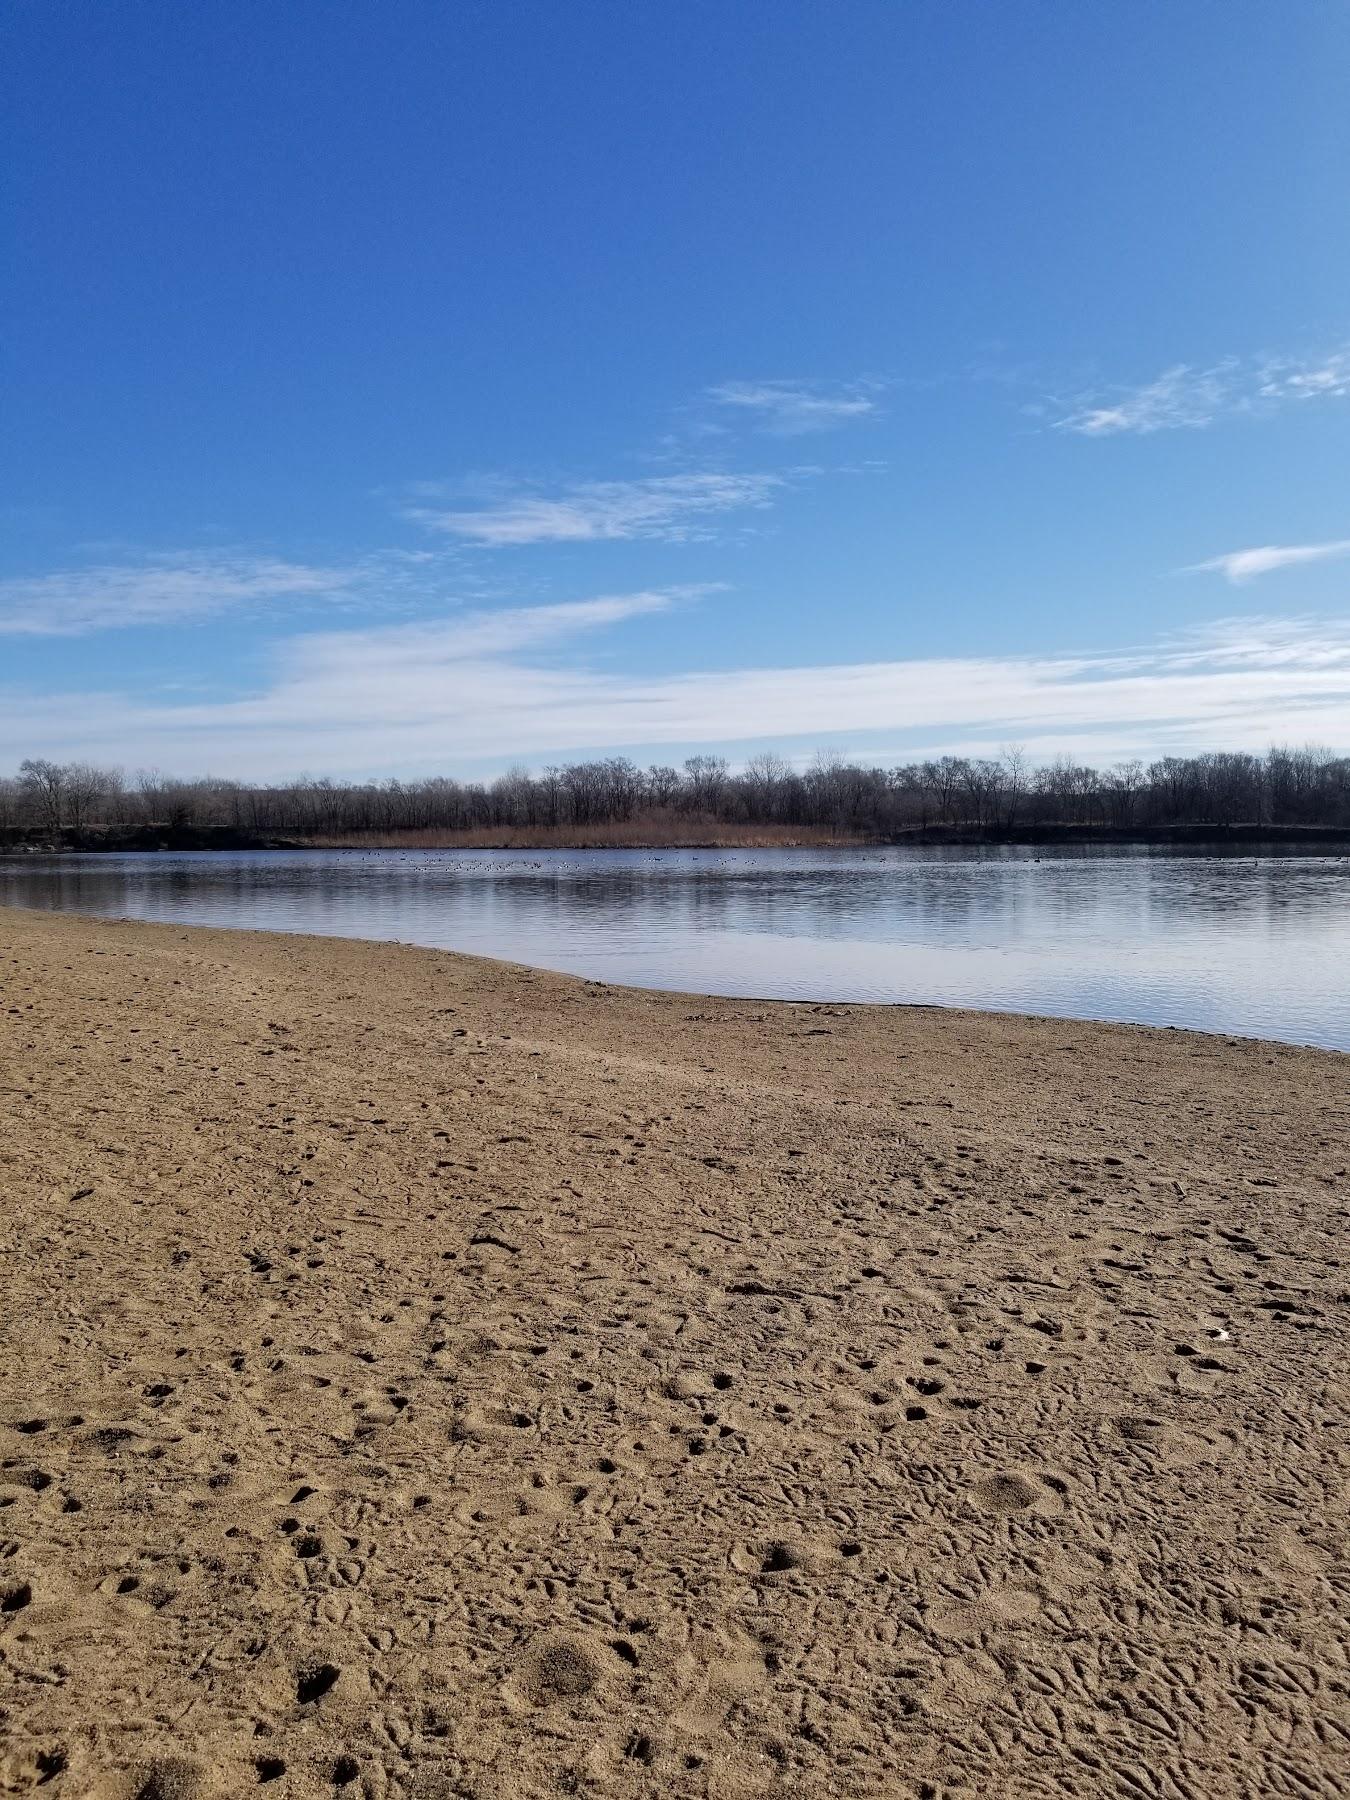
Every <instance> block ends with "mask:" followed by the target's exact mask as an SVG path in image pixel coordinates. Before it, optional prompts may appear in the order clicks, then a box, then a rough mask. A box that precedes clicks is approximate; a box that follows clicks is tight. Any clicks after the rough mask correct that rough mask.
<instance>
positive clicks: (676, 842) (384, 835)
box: [0, 824, 1350, 856]
mask: <svg viewBox="0 0 1350 1800" xmlns="http://www.w3.org/2000/svg"><path fill="white" fill-rule="evenodd" d="M1098 844H1100V845H1106V846H1110V845H1114V844H1118V845H1128V844H1141V845H1151V846H1155V847H1158V848H1179V849H1196V850H1205V849H1222V848H1234V847H1237V848H1240V849H1241V850H1243V851H1244V852H1247V853H1249V852H1250V850H1251V849H1252V847H1253V846H1264V847H1267V848H1270V849H1274V848H1277V847H1278V848H1280V849H1282V850H1285V849H1289V848H1291V847H1293V848H1298V847H1303V846H1307V847H1308V848H1309V849H1313V848H1315V847H1316V846H1319V845H1327V846H1331V847H1343V848H1344V849H1345V850H1347V851H1350V827H1346V826H1339V825H1253V824H1238V825H1172V826H1169V825H1157V826H1139V827H1131V826H1112V825H1014V826H1007V827H989V826H970V825H925V826H917V825H916V826H914V827H912V828H910V829H907V830H905V831H902V832H898V833H895V834H892V835H891V836H868V835H866V834H862V833H854V832H831V831H826V830H822V829H817V828H812V827H801V828H797V827H790V826H775V825H767V826H759V827H757V826H737V825H727V826H726V827H725V828H715V829H711V830H709V829H704V828H703V827H701V826H700V827H699V828H697V829H694V830H691V831H690V832H689V833H688V834H684V835H679V836H672V835H668V834H662V835H649V834H646V833H643V832H640V831H639V832H637V833H632V832H630V831H628V830H627V828H625V827H624V826H623V825H622V824H617V825H614V826H612V827H607V826H599V827H595V828H594V829H591V830H586V829H576V828H572V827H566V828H561V829H557V830H549V829H547V828H542V829H538V830H535V829H526V828H523V827H522V828H519V829H513V828H509V827H504V828H487V829H483V830H464V831H441V830H426V831H414V830H409V831H394V832H378V831H376V832H368V833H360V832H338V833H315V834H313V835H310V836H299V835H295V834H287V833H266V832H251V831H245V830H242V829H240V828H238V827H235V826H224V825H222V826H194V827H185V828H170V827H161V826H156V825H143V826H127V827H102V826H99V827H91V828H89V829H86V830H74V829H71V828H67V829H65V830H63V831H60V832H55V833H54V832H44V831H42V830H41V829H39V828H36V827H31V828H30V827H25V828H17V827H5V828H0V856H6V855H9V856H27V855H45V856H59V855H90V854H98V855H102V854H108V855H112V854H126V853H128V852H142V851H146V852H162V851H170V852H172V851H177V852H185V851H203V852H228V851H236V852H237V851H297V850H352V851H381V850H429V851H430V850H464V851H475V850H520V851H526V850H528V851H532V852H538V853H541V854H545V853H548V852H550V851H556V852H577V851H586V850H612V851H634V852H650V851H671V852H673V851H679V850H757V851H773V850H887V849H890V850H895V849H910V848H923V847H928V848H940V847H941V846H943V845H985V846H991V847H996V846H1005V847H1025V848H1029V849H1031V848H1036V849H1049V848H1054V847H1057V846H1058V847H1071V846H1086V845H1098Z"/></svg>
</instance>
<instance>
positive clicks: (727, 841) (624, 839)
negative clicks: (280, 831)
mask: <svg viewBox="0 0 1350 1800" xmlns="http://www.w3.org/2000/svg"><path fill="white" fill-rule="evenodd" d="M305 841H306V842H307V843H309V844H312V845H313V846H314V847H315V848H316V849H319V850H676V849H684V850H701V849H717V850H731V849H737V850H794V849H803V848H808V847H810V848H829V847H831V846H837V847H838V848H841V849H846V848H856V847H857V846H858V845H859V844H865V843H868V842H870V841H871V840H869V839H868V838H865V837H864V836H862V835H861V834H860V833H858V832H849V831H830V830H828V829H826V828H824V827H821V826H815V825H770V824H765V825H749V824H737V823H736V822H735V821H731V820H726V819H714V818H710V817H708V816H707V815H706V814H701V813H669V812H655V813H643V814H641V815H639V816H638V817H636V818H632V819H613V820H609V821H606V822H603V823H600V824H596V825H492V826H484V827H482V828H479V829H474V830H469V831H448V830H445V829H444V828H443V827H440V826H430V827H428V828H427V829H426V830H423V831H343V832H333V833H327V834H320V835H317V836H315V837H311V838H307V839H306V840H305Z"/></svg>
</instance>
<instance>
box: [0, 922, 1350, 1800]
mask: <svg viewBox="0 0 1350 1800" xmlns="http://www.w3.org/2000/svg"><path fill="white" fill-rule="evenodd" d="M0 987H2V992H0V1107H2V1110H3V1118H4V1130H3V1136H2V1137H0V1186H2V1188H3V1217H2V1218H0V1228H2V1229H3V1248H4V1270H5V1286H4V1306H3V1343H0V1357H2V1359H3V1392H2V1393H0V1462H2V1463H3V1467H2V1468H0V1509H2V1510H0V1552H2V1554H0V1608H2V1609H3V1610H0V1740H2V1741H3V1749H0V1791H4V1792H26V1791H28V1790H29V1789H30V1788H36V1789H38V1790H40V1791H41V1792H42V1793H43V1794H46V1793H48V1792H50V1793H52V1794H54V1795H93V1796H98V1797H99V1800H133V1797H137V1800H190V1797H196V1796H223V1795H237V1794H242V1793H250V1792H252V1791H254V1790H255V1789H259V1788H260V1789H262V1790H263V1791H265V1792H269V1793H271V1794H274V1795H277V1796H283V1795H295V1796H300V1795H306V1796H308V1795H323V1794H335V1795H338V1796H343V1795H358V1794H363V1795H367V1796H380V1797H383V1796H403V1795H408V1796H418V1797H420V1800H428V1797H430V1796H478V1797H480V1800H491V1797H497V1796H503V1797H505V1796H516V1795H519V1796H536V1795H539V1796H543V1795H557V1794H591V1795H601V1796H610V1795H616V1796H617V1795H644V1796H646V1795H710V1796H718V1797H727V1800H730V1797H732V1796H736V1797H740V1796H751V1795H755V1796H758V1795H766V1796H780V1795H781V1796H792V1797H793V1800H797V1797H803V1796H826V1795H853V1794H857V1795H898V1796H910V1797H912V1800H919V1797H920V1796H929V1797H933V1800H935V1797H939V1796H940V1797H941V1800H952V1797H955V1796H958V1795H980V1796H991V1795H992V1796H1002V1795H1008V1796H1026V1797H1028V1800H1029V1797H1031V1796H1038V1797H1039V1796H1051V1795H1054V1796H1060V1795H1075V1796H1084V1797H1086V1796H1093V1797H1095V1796H1099V1795H1111V1796H1116V1795H1119V1796H1124V1797H1128V1800H1153V1797H1157V1800H1175V1797H1182V1796H1184V1797H1186V1800H1200V1797H1202V1796H1203V1797H1205V1800H1209V1797H1211V1796H1226V1795H1234V1796H1236V1795H1289V1796H1298V1797H1299V1800H1307V1796H1310V1795H1340V1794H1346V1793H1348V1792H1350V1723H1348V1720H1350V1696H1348V1694H1347V1675H1348V1669H1347V1654H1346V1639H1347V1629H1346V1601H1347V1595H1348V1594H1350V1580H1348V1579H1347V1571H1346V1563H1345V1551H1346V1526H1347V1508H1346V1499H1345V1496H1346V1491H1347V1490H1346V1473H1347V1468H1346V1464H1347V1454H1348V1452H1347V1441H1346V1426H1347V1408H1346V1397H1347V1363H1346V1356H1345V1349H1346V1333H1347V1322H1348V1321H1350V1292H1348V1291H1347V1289H1348V1288H1350V1277H1348V1276H1347V1273H1346V1270H1345V1268H1344V1266H1343V1258H1344V1243H1345V1239H1344V1231H1345V1225H1346V1209H1347V1198H1348V1196H1350V1176H1347V1165H1350V1059H1347V1058H1344V1057H1336V1056H1332V1055H1327V1054H1320V1053H1314V1052H1303V1051H1296V1050H1291V1049H1287V1048H1282V1047H1278V1046H1273V1045H1266V1044H1258V1043H1249V1042H1242V1043H1239V1042H1229V1041H1225V1040H1222V1039H1213V1038H1204V1037H1194V1036H1188V1035H1185V1034H1181V1033H1174V1032H1159V1031H1142V1030H1129V1029H1122V1028H1114V1027H1098V1026H1090V1025H1079V1024H1066V1023H1064V1022H1062V1021H1054V1020H1027V1019H1013V1018H1005V1017H993V1016H990V1017H983V1016H978V1015H972V1014H960V1013H941V1012H927V1011H906V1010H879V1009H877V1010H874V1009H868V1008H841V1007H810V1006H803V1005H791V1006H775V1005H755V1004H749V1003H745V1002H741V1001H715V1000H706V999H690V998H687V997H682V996H671V995H657V994H642V993H631V992H624V991H617V990H612V989H605V988H601V987H597V986H594V985H588V984H586V983H583V982H580V981H572V980H567V979H563V978H560V977H554V976H550V975H545V974H538V973H531V972H529V971H526V970H521V969H515V968H510V967H506V966H503V965H495V964H489V963H483V962H475V961H470V960H465V959H461V958H457V957H453V956H447V955H439V954H435V953H432V952H427V951H421V950H410V949H404V948H400V947H398V946H392V945H371V944H358V943H343V942H329V941H324V940H318V939H303V938H295V939H285V938H279V937H263V936H257V937H254V936H248V935H243V934H238V935H236V934H230V933H223V932H210V931H193V932H183V931H181V930H179V929H177V928H171V927H160V926H137V925H114V924H99V923H93V922H90V921H82V920H78V919H74V918H62V917H51V916H39V915H37V914H25V913H19V912H5V913H0Z"/></svg>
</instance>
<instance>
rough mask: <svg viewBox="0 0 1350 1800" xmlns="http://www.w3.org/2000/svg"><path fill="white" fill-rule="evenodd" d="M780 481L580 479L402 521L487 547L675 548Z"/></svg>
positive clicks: (757, 504) (414, 511) (707, 476)
mask: <svg viewBox="0 0 1350 1800" xmlns="http://www.w3.org/2000/svg"><path fill="white" fill-rule="evenodd" d="M786 484H787V481H786V477H785V476H782V475H770V474H750V475H734V474H727V473H724V472H721V471H708V472H704V473H695V474H682V475H659V476H652V477H649V478H647V479H645V480H637V481H583V482H575V483H573V484H572V485H570V486H568V487H565V488H563V489H561V490H560V491H559V492H557V493H554V494H541V493H531V492H520V493H511V494H507V495H504V496H503V497H502V498H501V499H499V500H494V501H493V502H492V503H491V504H490V505H487V506H480V507H439V506H429V505H412V506H407V507H405V508H404V516H405V517H407V518H410V519H414V520H416V521H417V522H418V523H419V524H421V525H425V526H427V527H428V528H429V529H430V530H432V531H437V532H444V533H446V534H448V535H449V536H451V537H455V538H459V539H460V540H462V541H463V542H465V543H469V544H478V545H482V546H484V547H486V548H489V549H502V548H507V547H513V546H516V547H518V546H521V545H527V544H581V543H595V542H597V541H600V540H606V539H609V540H613V539H624V538H630V539H631V538H637V539H660V540H662V541H664V542H666V543H673V544H677V543H688V542H690V541H693V540H695V539H705V538H708V537H711V536H712V535H713V526H712V521H713V520H714V519H715V518H718V517H721V516H723V515H725V514H728V513H734V512H743V511H747V510H749V511H758V510H762V509H764V508H765V507H767V506H769V505H771V504H772V502H773V499H774V496H775V494H776V493H777V492H778V491H779V490H780V489H781V488H783V487H784V486H786Z"/></svg>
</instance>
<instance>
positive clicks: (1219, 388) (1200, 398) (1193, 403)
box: [1055, 363, 1234, 437]
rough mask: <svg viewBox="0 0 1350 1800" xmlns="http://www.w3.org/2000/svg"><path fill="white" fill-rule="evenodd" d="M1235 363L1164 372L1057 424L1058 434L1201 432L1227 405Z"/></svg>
mask: <svg viewBox="0 0 1350 1800" xmlns="http://www.w3.org/2000/svg"><path fill="white" fill-rule="evenodd" d="M1233 369H1234V365H1232V364H1228V363H1219V364H1217V365H1216V366H1215V367H1214V368H1212V369H1192V368H1188V367H1187V366H1186V365H1185V364H1184V363H1178V364H1177V365H1176V366H1175V367H1174V368H1171V369H1164V370H1163V372H1162V374H1161V375H1159V376H1157V377H1156V379H1154V380H1153V381H1148V382H1145V383H1144V384H1143V386H1142V387H1136V388H1125V389H1121V390H1118V391H1117V393H1116V394H1115V395H1114V396H1113V397H1112V398H1109V399H1101V398H1099V399H1097V400H1094V401H1093V402H1091V403H1089V404H1086V405H1083V406H1080V407H1078V408H1077V409H1076V410H1074V411H1073V412H1070V413H1068V414H1066V415H1065V417H1063V418H1062V419H1056V420H1055V428H1056V430H1058V431H1073V432H1077V433H1078V434H1079V435H1080V436H1081V437H1114V436H1115V435H1116V434H1117V433H1119V432H1123V431H1133V432H1140V433H1143V434H1147V433H1149V432H1153V431H1176V430H1179V429H1183V428H1187V429H1190V430H1197V429H1199V428H1201V427H1203V426H1205V425H1208V424H1210V423H1211V422H1212V421H1213V420H1214V419H1215V418H1217V416H1218V415H1219V414H1220V413H1221V412H1223V411H1224V410H1225V408H1226V407H1227V405H1228V396H1229V392H1230V384H1231V382H1232V379H1233Z"/></svg>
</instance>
